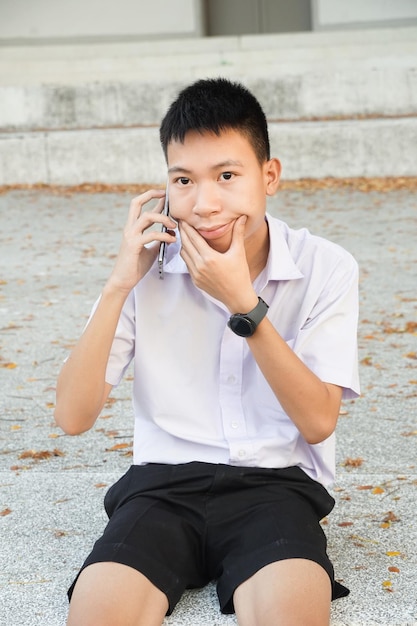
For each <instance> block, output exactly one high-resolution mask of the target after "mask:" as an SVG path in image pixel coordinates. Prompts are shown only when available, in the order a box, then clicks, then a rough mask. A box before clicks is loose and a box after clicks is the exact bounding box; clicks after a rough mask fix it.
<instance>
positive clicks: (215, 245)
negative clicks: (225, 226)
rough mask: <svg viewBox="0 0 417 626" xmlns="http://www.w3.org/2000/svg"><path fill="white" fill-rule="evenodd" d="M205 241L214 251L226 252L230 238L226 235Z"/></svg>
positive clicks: (230, 241)
mask: <svg viewBox="0 0 417 626" xmlns="http://www.w3.org/2000/svg"><path fill="white" fill-rule="evenodd" d="M206 243H207V244H208V245H209V246H210V248H212V249H213V250H215V251H216V252H221V253H223V252H227V251H228V249H229V248H230V244H231V243H232V238H231V237H230V236H228V237H221V238H219V239H212V240H209V241H207V239H206Z"/></svg>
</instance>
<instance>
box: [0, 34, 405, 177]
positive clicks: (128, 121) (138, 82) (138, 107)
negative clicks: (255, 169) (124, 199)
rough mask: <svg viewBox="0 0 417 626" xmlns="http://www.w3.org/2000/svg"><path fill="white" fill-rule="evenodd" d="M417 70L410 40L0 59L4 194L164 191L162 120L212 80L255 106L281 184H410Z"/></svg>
mask: <svg viewBox="0 0 417 626" xmlns="http://www.w3.org/2000/svg"><path fill="white" fill-rule="evenodd" d="M416 59H417V29H416V28H402V29H387V30H375V31H350V32H343V33H335V32H332V33H299V34H290V35H267V36H245V37H221V38H205V39H204V38H203V39H185V40H184V39H183V40H177V41H159V42H139V43H124V44H123V43H119V44H91V45H79V46H77V45H73V46H69V45H66V46H38V47H30V48H27V47H3V48H0V185H7V184H19V183H35V182H43V183H50V184H78V183H81V182H109V183H125V182H128V183H132V182H155V183H159V182H162V180H163V179H164V177H165V173H164V163H163V160H162V155H161V154H160V148H159V141H158V133H157V128H158V125H159V123H160V120H161V118H162V116H163V115H164V112H165V111H166V109H167V107H168V105H169V103H170V102H171V100H172V99H173V98H174V96H175V94H176V93H177V92H178V90H179V89H180V88H181V87H182V86H183V85H184V84H186V83H189V82H191V81H193V80H195V79H197V78H200V77H208V76H220V75H221V76H226V77H229V78H231V79H233V80H240V81H242V82H244V83H245V84H246V85H247V86H248V87H249V88H250V89H252V90H253V92H254V93H255V94H256V95H257V97H258V98H259V100H260V101H261V103H262V105H263V107H264V109H265V112H266V114H267V117H268V120H269V123H270V127H271V139H272V144H273V147H274V151H275V154H277V155H278V156H280V157H281V158H282V159H283V161H284V176H285V177H287V178H300V177H322V176H337V177H340V176H341V177H345V176H365V175H367V176H378V175H380V176H382V175H390V176H412V175H415V174H416V173H417V166H416V164H417V142H416V117H415V116H416V115H417V68H416ZM393 155H398V156H399V158H398V159H397V158H394V157H393Z"/></svg>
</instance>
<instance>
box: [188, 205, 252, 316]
mask: <svg viewBox="0 0 417 626" xmlns="http://www.w3.org/2000/svg"><path fill="white" fill-rule="evenodd" d="M246 220H247V217H246V216H245V215H242V216H240V217H239V218H237V220H236V221H235V223H234V226H233V233H232V241H231V244H230V246H229V249H228V250H227V251H226V252H217V251H216V250H214V249H213V248H212V247H211V246H209V244H208V243H207V242H206V241H205V239H204V238H203V237H202V236H201V235H200V234H199V233H198V232H197V231H196V230H195V229H194V228H193V227H192V226H190V225H189V224H187V223H186V222H183V221H181V222H180V223H179V231H180V235H181V243H182V247H181V257H182V258H183V260H184V262H185V263H186V265H187V267H188V271H189V272H190V276H191V278H192V281H193V283H194V284H195V285H196V287H198V288H199V289H202V290H203V291H205V292H206V293H208V294H209V295H210V296H212V297H213V298H216V300H220V302H223V303H224V304H225V305H226V306H227V308H228V309H229V310H230V312H231V313H238V312H246V311H250V310H251V309H252V308H253V307H254V306H255V305H256V303H257V301H258V298H257V296H256V294H255V291H254V289H253V286H252V281H251V277H250V271H249V267H248V262H247V259H246V252H245V224H246Z"/></svg>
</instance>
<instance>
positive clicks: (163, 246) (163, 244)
mask: <svg viewBox="0 0 417 626" xmlns="http://www.w3.org/2000/svg"><path fill="white" fill-rule="evenodd" d="M162 215H167V216H168V215H169V202H168V186H167V188H166V193H165V204H164V210H163V211H162ZM161 232H162V233H166V232H167V228H166V226H165V225H162V228H161ZM165 250H166V242H165V241H161V245H160V246H159V254H158V270H159V278H162V279H163V278H164V260H165Z"/></svg>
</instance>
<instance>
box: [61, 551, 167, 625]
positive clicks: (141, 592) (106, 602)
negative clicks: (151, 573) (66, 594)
mask: <svg viewBox="0 0 417 626" xmlns="http://www.w3.org/2000/svg"><path fill="white" fill-rule="evenodd" d="M167 610H168V600H167V597H166V595H165V594H164V593H163V592H162V591H160V590H159V589H158V588H157V587H155V586H154V585H153V584H152V583H151V582H150V581H149V580H148V579H147V578H146V577H145V576H144V575H143V574H141V573H140V572H138V571H137V570H135V569H133V568H132V567H129V566H127V565H121V564H120V563H94V564H92V565H89V566H88V567H86V568H85V569H84V570H83V571H82V572H81V574H80V576H79V578H78V580H77V583H76V585H75V588H74V592H73V595H72V598H71V604H70V610H69V615H68V622H67V626H98V624H99V625H100V626H161V624H162V622H163V620H164V617H165V614H166V612H167Z"/></svg>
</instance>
